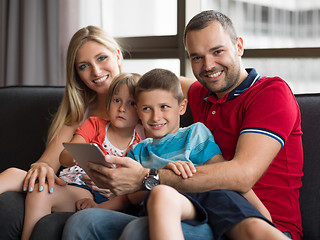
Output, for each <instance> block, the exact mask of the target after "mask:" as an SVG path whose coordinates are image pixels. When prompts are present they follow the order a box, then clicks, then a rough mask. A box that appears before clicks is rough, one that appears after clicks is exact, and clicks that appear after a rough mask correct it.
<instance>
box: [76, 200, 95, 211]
mask: <svg viewBox="0 0 320 240" xmlns="http://www.w3.org/2000/svg"><path fill="white" fill-rule="evenodd" d="M97 207H98V204H97V203H96V202H95V201H94V200H92V199H90V198H83V199H80V200H78V201H76V209H77V211H80V210H83V209H86V208H97Z"/></svg>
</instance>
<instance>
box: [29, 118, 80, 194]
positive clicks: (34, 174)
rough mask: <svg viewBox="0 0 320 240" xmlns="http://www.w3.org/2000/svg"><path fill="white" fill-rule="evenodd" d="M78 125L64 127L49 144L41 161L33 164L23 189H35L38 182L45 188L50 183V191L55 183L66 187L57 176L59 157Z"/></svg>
mask: <svg viewBox="0 0 320 240" xmlns="http://www.w3.org/2000/svg"><path fill="white" fill-rule="evenodd" d="M77 127H78V124H75V125H72V126H67V125H64V126H63V127H62V128H61V130H60V132H59V134H58V135H57V136H56V137H55V138H54V139H53V140H52V141H51V142H50V144H48V146H47V148H46V150H45V151H44V153H43V154H42V156H41V157H40V159H39V160H38V161H37V162H35V163H33V164H31V167H30V170H29V171H28V173H27V175H26V178H25V180H24V183H23V187H24V188H26V189H30V188H32V189H34V185H35V182H36V181H37V180H38V182H39V186H44V185H45V184H46V183H48V186H49V188H48V189H49V191H50V189H52V190H53V187H54V183H57V184H59V185H65V182H64V181H63V180H61V179H59V178H58V177H57V176H56V173H57V172H58V170H59V168H60V162H59V155H60V153H61V151H62V150H63V145H62V143H63V142H69V141H70V140H71V139H72V136H73V134H74V131H75V130H76V128H77Z"/></svg>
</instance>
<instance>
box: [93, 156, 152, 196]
mask: <svg viewBox="0 0 320 240" xmlns="http://www.w3.org/2000/svg"><path fill="white" fill-rule="evenodd" d="M105 160H106V162H108V163H113V164H116V165H117V166H119V167H117V168H109V167H105V166H103V165H101V164H95V163H90V162H89V163H88V166H89V168H90V169H91V170H89V171H90V172H88V174H90V176H91V178H92V180H93V181H94V182H95V183H96V185H97V186H98V187H99V188H103V189H110V191H111V192H112V193H114V194H115V195H116V196H118V195H123V194H128V193H134V192H136V191H139V190H143V189H144V187H143V184H142V183H143V179H144V177H145V176H146V175H147V174H148V171H149V170H148V169H145V168H144V167H142V165H141V164H140V163H139V162H137V161H135V160H133V159H131V158H129V157H115V156H110V155H106V157H105Z"/></svg>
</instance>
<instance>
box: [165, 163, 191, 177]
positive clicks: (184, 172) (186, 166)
mask: <svg viewBox="0 0 320 240" xmlns="http://www.w3.org/2000/svg"><path fill="white" fill-rule="evenodd" d="M164 168H166V169H170V170H171V171H173V172H174V173H175V174H177V175H178V176H181V177H182V178H184V179H186V178H189V177H192V176H193V174H194V173H196V168H195V166H194V165H193V163H192V162H186V161H174V162H169V163H167V165H166V166H164Z"/></svg>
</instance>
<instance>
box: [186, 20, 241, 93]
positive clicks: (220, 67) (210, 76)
mask: <svg viewBox="0 0 320 240" xmlns="http://www.w3.org/2000/svg"><path fill="white" fill-rule="evenodd" d="M186 49H187V51H188V54H189V56H190V61H191V66H192V70H193V74H194V76H195V77H196V78H197V80H198V81H199V82H200V83H201V84H202V85H203V86H204V87H206V88H207V89H208V90H209V91H211V92H214V93H216V95H217V96H218V97H219V98H222V97H223V96H224V95H226V94H227V93H229V92H230V91H231V90H233V89H234V88H236V87H237V86H238V85H239V84H240V83H241V80H243V79H240V73H241V71H240V70H241V56H242V54H243V43H242V39H241V38H237V42H236V44H234V43H232V41H231V38H230V35H229V34H228V33H227V32H226V31H225V30H224V29H223V27H222V26H221V24H220V23H219V22H217V21H213V22H211V23H210V24H209V25H208V26H207V27H206V28H204V29H201V30H192V31H190V32H188V33H187V36H186Z"/></svg>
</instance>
